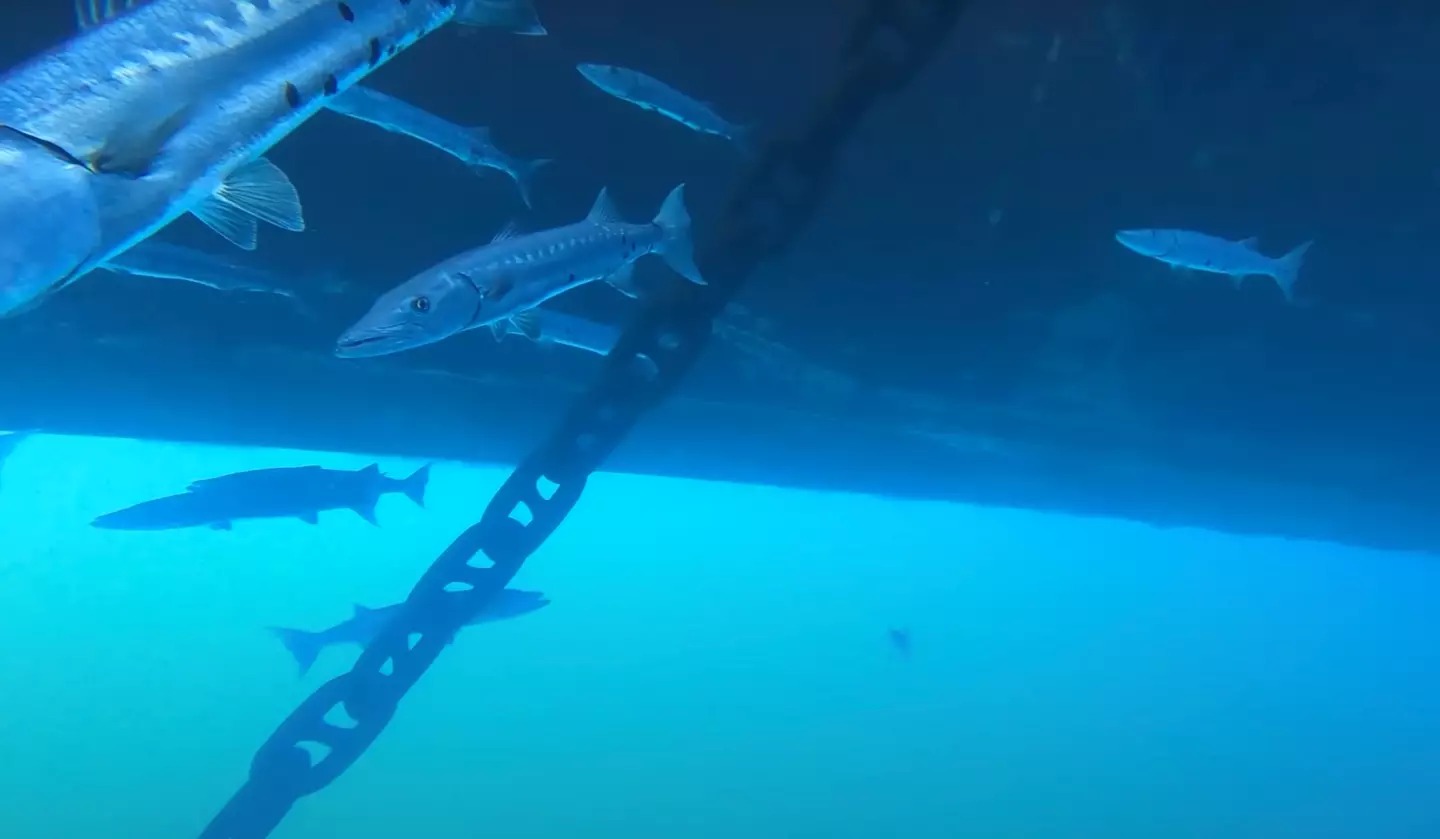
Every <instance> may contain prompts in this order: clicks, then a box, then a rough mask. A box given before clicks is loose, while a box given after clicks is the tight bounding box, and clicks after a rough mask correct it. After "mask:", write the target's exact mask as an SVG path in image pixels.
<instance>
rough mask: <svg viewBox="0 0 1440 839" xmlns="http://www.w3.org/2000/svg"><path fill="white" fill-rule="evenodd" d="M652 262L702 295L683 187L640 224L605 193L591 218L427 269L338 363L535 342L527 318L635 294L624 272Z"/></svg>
mask: <svg viewBox="0 0 1440 839" xmlns="http://www.w3.org/2000/svg"><path fill="white" fill-rule="evenodd" d="M649 254H655V255H657V256H659V257H660V258H661V259H663V260H664V261H665V263H666V264H667V265H669V266H670V268H671V270H673V271H675V273H677V274H679V275H680V276H682V277H684V278H685V279H687V280H689V281H690V282H692V283H695V284H697V285H705V279H704V278H703V277H702V276H701V275H700V269H699V267H697V266H696V264H695V253H694V245H693V244H692V242H691V237H690V211H689V210H688V209H686V207H685V185H684V184H681V185H680V186H677V187H675V188H674V189H672V190H671V191H670V194H669V195H668V196H666V198H665V201H664V202H663V203H662V204H661V205H660V211H659V212H658V213H656V214H655V218H654V219H653V220H651V221H650V222H649V223H647V224H631V223H629V222H626V221H625V220H624V219H622V218H621V216H620V212H619V210H618V209H617V208H616V207H615V204H614V202H613V201H611V200H610V194H609V193H608V192H607V191H606V190H603V189H602V190H601V191H600V195H599V196H597V197H596V199H595V204H594V206H593V207H591V208H590V213H589V214H588V215H586V216H585V218H583V219H581V220H580V221H577V222H575V223H574V224H567V225H564V226H563V227H553V228H551V229H549V230H538V231H535V232H532V233H520V232H518V231H517V230H516V229H515V228H513V227H506V228H504V229H502V230H501V231H500V232H499V233H497V234H496V235H495V238H494V239H492V240H491V241H490V242H489V243H488V244H485V245H481V246H480V247H478V248H472V249H470V250H468V251H464V252H463V253H460V254H457V255H455V256H452V257H450V258H449V259H446V260H444V261H443V262H440V263H438V264H436V265H432V266H431V267H429V268H427V269H425V270H424V271H421V272H420V273H419V274H416V275H415V276H413V277H411V278H410V279H409V280H406V281H405V282H404V283H401V284H400V285H399V286H396V287H395V288H393V289H391V290H390V291H388V292H386V293H385V294H382V295H381V296H380V298H379V299H378V300H376V301H375V304H374V305H373V306H371V307H370V311H369V312H367V313H366V314H365V316H364V317H362V318H361V319H360V320H359V321H357V322H356V323H355V324H354V325H353V326H351V327H350V328H349V329H347V330H345V332H344V333H343V334H342V335H341V336H340V339H339V340H338V341H337V342H336V345H335V353H336V355H339V356H340V357H342V358H362V357H368V356H376V355H389V354H390V353H395V352H400V351H401V350H407V349H411V348H413V347H420V346H424V345H426V344H433V343H435V342H436V341H441V340H444V339H445V338H448V337H450V336H451V335H456V334H459V333H461V332H464V331H466V330H469V329H477V328H479V327H482V326H490V325H491V324H495V323H500V322H502V321H511V323H512V325H514V326H516V327H518V328H519V329H520V330H521V331H522V332H523V333H525V334H527V335H528V336H529V337H531V338H534V339H536V340H539V338H540V337H541V336H540V335H539V333H538V332H537V331H536V330H535V328H534V327H535V321H534V320H533V319H527V318H525V317H524V315H525V313H526V312H528V311H529V310H531V309H534V308H535V307H536V306H539V305H540V304H541V303H544V302H545V301H547V300H549V299H551V298H552V297H556V296H558V295H561V294H564V293H565V292H567V291H570V290H571V289H574V288H578V287H579V286H582V285H585V284H586V283H591V282H595V281H597V280H602V279H607V278H608V279H609V280H610V281H611V282H612V284H615V285H617V286H619V287H620V288H621V289H622V290H625V292H626V293H627V294H634V293H635V291H634V287H633V284H632V280H631V279H630V277H629V271H628V270H627V268H628V266H629V265H630V264H631V263H633V262H635V261H636V260H637V259H640V258H642V257H644V256H647V255H649ZM517 318H518V320H517Z"/></svg>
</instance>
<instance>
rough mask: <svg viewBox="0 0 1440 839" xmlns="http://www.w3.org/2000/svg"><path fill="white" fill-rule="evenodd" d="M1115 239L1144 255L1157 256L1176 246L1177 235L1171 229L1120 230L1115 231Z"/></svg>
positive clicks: (1161, 255) (1163, 254)
mask: <svg viewBox="0 0 1440 839" xmlns="http://www.w3.org/2000/svg"><path fill="white" fill-rule="evenodd" d="M1115 241H1117V242H1119V243H1120V244H1121V245H1123V246H1124V247H1127V248H1129V249H1130V250H1132V251H1134V252H1136V253H1138V254H1140V255H1142V256H1152V257H1156V258H1159V257H1163V256H1165V254H1167V253H1168V252H1170V251H1172V250H1174V248H1175V236H1174V234H1173V233H1172V231H1169V230H1156V229H1148V228H1140V229H1135V230H1120V231H1117V232H1116V233H1115Z"/></svg>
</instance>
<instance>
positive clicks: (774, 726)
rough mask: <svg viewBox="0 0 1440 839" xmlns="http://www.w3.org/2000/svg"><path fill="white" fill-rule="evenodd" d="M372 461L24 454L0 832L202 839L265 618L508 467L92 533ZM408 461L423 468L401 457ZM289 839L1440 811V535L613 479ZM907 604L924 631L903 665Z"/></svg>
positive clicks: (309, 600) (521, 838)
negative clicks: (366, 506) (1406, 552)
mask: <svg viewBox="0 0 1440 839" xmlns="http://www.w3.org/2000/svg"><path fill="white" fill-rule="evenodd" d="M371 460H372V458H366V457H357V456H348V455H335V454H313V453H302V452H290V451H268V450H266V451H261V450H244V449H235V448H205V447H198V446H191V445H171V444H161V443H149V442H137V441H128V440H100V439H82V438H62V437H55V436H39V437H36V438H33V439H31V440H29V441H27V442H26V443H24V444H23V445H22V446H21V447H20V448H19V449H18V450H17V451H16V453H15V454H14V456H13V457H12V458H11V459H10V461H9V462H8V463H7V464H6V465H5V467H4V473H3V479H0V480H3V483H0V527H3V533H4V534H5V541H4V545H5V550H4V555H3V559H0V562H3V565H0V569H3V573H0V637H3V638H4V639H5V643H4V644H3V646H0V673H3V674H4V687H3V690H0V743H3V757H4V759H3V761H0V836H4V837H7V839H72V837H73V838H74V839H79V837H87V839H88V838H89V837H97V838H98V839H110V838H111V837H115V838H116V839H128V838H129V837H136V839H169V837H177V838H178V839H189V837H193V836H194V835H195V834H196V833H197V832H198V831H199V829H200V828H201V827H202V826H203V824H204V823H205V821H206V820H208V818H209V817H210V816H211V815H213V813H214V812H215V810H216V809H217V808H218V807H219V806H220V805H221V804H222V803H223V802H224V800H225V799H226V798H227V797H228V796H229V794H230V793H231V792H233V790H234V788H235V787H236V786H237V785H238V784H239V783H240V781H241V780H242V779H243V777H244V773H245V771H246V769H247V767H248V763H249V759H250V756H251V753H252V751H253V749H254V748H255V747H256V746H257V745H258V744H259V743H260V742H261V741H262V739H263V738H264V737H265V736H266V735H267V734H268V733H269V732H270V730H271V729H272V727H273V725H274V724H275V723H276V722H278V721H279V720H280V719H281V718H282V717H283V716H284V715H285V714H286V713H287V712H288V711H289V710H290V709H291V707H292V706H293V705H294V703H296V702H297V701H298V700H299V699H301V698H302V696H304V695H305V694H306V692H307V691H308V690H309V689H311V688H313V687H314V686H315V685H317V684H319V683H320V682H321V681H323V680H324V679H326V678H328V677H329V676H330V675H333V674H334V673H335V672H337V671H338V670H340V669H341V668H343V667H344V666H345V665H346V664H347V663H348V661H349V660H350V657H351V656H352V655H353V648H350V649H342V650H334V651H331V652H330V653H327V655H326V656H325V657H323V658H322V659H321V661H320V664H319V666H318V667H317V668H316V670H315V671H313V672H312V673H311V674H310V675H309V676H307V677H306V678H304V679H297V677H296V674H295V669H294V665H293V663H292V662H291V661H290V659H289V658H288V657H287V655H286V653H285V651H284V649H283V648H282V647H281V646H280V645H279V644H278V643H277V642H276V641H275V640H274V639H273V638H272V637H271V636H270V635H269V634H268V633H267V632H266V630H265V627H267V626H270V625H285V626H300V627H308V628H320V627H322V626H325V625H328V624H330V623H333V622H335V621H338V620H341V619H343V618H345V617H346V616H347V615H348V614H349V611H350V608H351V604H352V603H353V602H361V603H366V604H369V605H381V604H385V603H390V602H393V601H396V600H398V599H400V598H402V597H403V596H404V595H405V593H406V592H407V591H408V590H409V587H410V585H411V584H412V583H413V581H414V580H415V578H416V577H417V576H418V575H419V573H420V572H421V570H422V569H423V568H424V567H425V566H426V565H427V564H428V563H429V562H430V560H431V559H432V558H433V557H434V556H435V554H436V553H437V552H438V551H440V550H441V549H442V548H443V547H444V546H445V545H446V544H447V543H448V542H449V541H450V539H452V538H453V537H454V536H455V535H456V534H458V533H459V532H460V530H462V529H463V528H464V527H465V526H466V525H468V524H470V523H471V522H472V521H473V519H474V518H475V517H476V515H477V514H478V512H479V510H480V509H482V508H483V506H484V504H485V502H486V501H487V500H488V499H489V495H490V492H491V490H492V489H493V488H494V487H495V486H496V485H497V484H498V483H499V481H500V480H501V479H502V478H503V477H504V473H503V472H502V471H500V470H498V469H493V468H479V467H470V466H461V465H456V464H440V465H437V467H436V469H435V473H434V477H433V480H432V484H431V491H430V504H429V508H428V509H424V510H422V509H419V508H417V507H415V506H414V505H412V504H411V503H410V502H409V501H408V500H406V499H404V498H403V497H400V496H389V497H387V498H386V499H385V500H383V501H382V502H381V506H380V512H379V517H380V520H381V522H382V525H383V526H382V527H379V528H376V527H373V526H371V525H369V524H367V523H365V522H364V521H363V520H361V519H360V518H359V517H358V516H355V515H354V514H352V513H350V512H348V511H340V512H334V513H326V514H322V517H321V523H320V525H319V526H318V527H316V526H310V525H306V524H304V523H302V522H299V521H281V522H262V523H254V522H251V523H245V522H242V523H239V524H237V525H236V527H235V530H234V531H233V532H219V531H210V530H187V531H172V532H158V533H124V532H107V531H101V530H94V529H91V528H90V527H89V526H88V522H89V521H90V519H92V518H93V517H94V516H96V515H97V514H99V513H102V512H106V511H109V510H112V509H115V508H118V507H122V506H126V505H128V504H132V503H135V502H137V501H140V500H144V499H146V498H149V497H153V496H158V495H164V494H168V493H171V492H176V491H179V490H180V489H182V488H183V487H184V486H185V485H186V484H188V483H189V482H190V481H191V480H194V479H196V478H200V477H207V476H212V475H218V474H223V473H226V472H231V471H237V470H241V469H252V468H259V467H263V466H285V465H303V464H309V463H318V464H322V465H326V466H333V467H340V468H355V467H358V466H363V465H365V464H366V463H369V462H370V461H371ZM381 465H382V467H383V468H384V469H385V470H386V471H387V472H389V473H391V474H397V475H399V474H408V472H409V471H410V470H411V469H413V468H414V467H415V466H417V465H418V464H416V463H413V462H403V461H400V460H396V459H382V460H381ZM517 585H519V586H521V587H524V588H532V589H539V590H542V591H544V592H546V593H547V594H548V595H549V596H550V597H551V598H552V599H553V600H554V604H553V605H552V606H550V607H549V608H548V609H545V610H543V611H541V612H539V613H537V614H534V615H530V616H527V617H524V618H521V619H517V620H514V621H510V622H506V623H501V624H491V625H486V626H481V627H476V628H472V629H469V630H466V631H465V632H464V633H463V634H462V635H461V636H460V638H459V640H458V642H457V643H456V644H455V646H454V647H453V648H452V649H451V650H450V651H449V652H448V653H447V654H446V655H445V656H443V657H442V658H441V660H440V661H439V663H438V664H437V665H436V666H435V668H433V670H432V671H431V672H430V674H429V675H428V676H427V677H426V678H425V679H424V680H423V681H422V683H421V684H420V686H419V687H418V688H417V689H416V690H415V691H414V692H413V693H412V694H411V695H410V696H409V697H408V699H407V700H406V702H405V704H404V705H403V706H402V709H401V712H400V713H399V715H398V716H397V718H396V720H395V722H394V723H393V724H392V725H391V727H390V729H389V730H388V731H387V732H386V734H385V735H384V736H383V737H382V738H381V740H380V741H379V743H378V744H377V745H376V746H375V747H374V748H373V749H372V750H371V752H370V753H369V754H368V755H367V756H366V757H365V758H363V759H362V760H361V762H360V763H359V764H358V765H357V766H356V767H355V768H354V769H352V770H351V772H350V773H349V774H347V775H346V776H345V777H344V778H343V779H342V780H341V781H340V782H339V783H337V784H336V785H335V786H333V787H332V788H330V789H328V790H325V791H324V792H322V793H321V794H319V795H318V796H316V797H314V798H313V799H310V800H308V801H306V802H304V803H302V805H301V806H300V807H299V808H298V809H297V810H296V812H294V813H293V814H292V815H291V817H290V818H289V820H288V821H287V822H286V823H285V824H284V825H283V826H282V828H281V829H280V830H279V831H278V832H277V833H276V834H275V835H276V836H277V837H281V838H282V839H321V838H322V837H346V839H372V837H374V839H379V837H386V838H387V839H399V838H401V837H403V839H411V838H412V837H414V838H415V839H472V838H473V837H485V836H504V837H507V839H526V837H537V839H538V838H539V837H566V839H573V837H591V836H598V837H607V836H615V837H621V836H623V837H627V839H643V838H644V837H657V839H658V838H659V837H666V838H667V839H678V837H697V838H698V839H708V838H709V837H725V839H734V837H738V836H745V837H751V839H755V838H756V837H776V839H780V838H781V837H783V838H784V839H810V838H811V837H813V838H814V839H821V837H825V838H826V839H831V838H833V839H846V837H857V839H858V837H866V839H873V837H907V839H910V838H911V837H914V838H916V839H918V838H919V837H936V839H942V838H943V839H956V837H966V836H975V837H1042V838H1043V837H1108V838H1109V839H1114V837H1137V839H1138V837H1147V839H1149V838H1150V837H1161V836H1163V837H1225V838H1226V839H1244V838H1245V837H1255V839H1261V837H1263V838H1264V839H1275V837H1305V839H1314V838H1315V837H1357V838H1358V837H1365V839H1377V837H1406V839H1409V837H1424V836H1434V835H1440V815H1437V814H1440V806H1437V805H1436V803H1435V796H1434V790H1435V789H1436V782H1437V780H1440V770H1437V768H1436V767H1437V766H1440V721H1437V720H1440V717H1437V715H1436V714H1435V709H1436V708H1440V654H1437V653H1436V648H1437V644H1436V642H1437V640H1440V609H1437V608H1436V607H1435V604H1436V603H1440V562H1437V561H1436V560H1434V559H1431V558H1419V557H1410V556H1403V555H1387V554H1381V553H1375V552H1369V551H1361V550H1354V549H1342V548H1338V547H1334V546H1327V545H1320V544H1308V543H1299V542H1284V541H1278V540H1262V539H1240V538H1234V537H1228V536H1221V535H1216V534H1212V533H1205V532H1196V531H1184V530H1170V531H1160V530H1155V529H1152V528H1149V527H1144V526H1140V525H1136V524H1130V523H1122V522H1113V521H1102V520H1082V519H1075V518H1067V517H1061V516H1052V515H1042V514H1037V513H1031V512H1019V511H1012V510H987V509H978V508H973V507H966V506H960V505H954V504H940V503H918V502H900V501H893V500H887V499H883V498H870V497H859V496H848V495H829V494H819V493H812V492H799V491H790V490H779V489H771V488H761V487H748V486H733V485H724V484H708V483H700V482H693V481H680V480H662V479H656V478H641V477H631V476H620V475H600V476H596V477H595V478H594V480H593V481H592V483H591V485H590V487H589V489H588V490H587V493H586V498H585V499H584V501H583V502H582V503H581V505H580V506H579V508H578V509H577V510H576V511H575V512H574V514H573V515H572V516H571V518H570V520H569V521H568V522H566V524H565V525H564V527H563V528H562V529H561V530H560V532H559V533H558V534H557V535H556V536H555V537H554V538H553V539H552V540H551V541H550V542H549V543H548V544H547V545H546V546H545V548H544V549H543V550H542V551H541V552H540V553H539V554H537V555H536V556H535V557H534V558H533V559H532V560H531V562H530V563H529V564H528V565H527V566H526V568H525V570H524V571H523V572H522V574H521V576H520V578H519V579H518V580H517ZM890 626H908V627H910V629H911V631H912V633H913V636H914V643H915V650H914V654H913V656H912V657H911V658H910V660H908V661H907V660H903V659H901V658H900V657H898V656H896V655H894V654H893V652H892V651H891V649H890V648H889V646H888V644H887V642H886V638H885V634H886V630H887V628H889V627H890Z"/></svg>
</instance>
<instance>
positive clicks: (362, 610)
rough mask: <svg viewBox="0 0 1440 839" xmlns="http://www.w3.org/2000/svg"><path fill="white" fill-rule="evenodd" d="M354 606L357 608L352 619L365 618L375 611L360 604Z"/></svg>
mask: <svg viewBox="0 0 1440 839" xmlns="http://www.w3.org/2000/svg"><path fill="white" fill-rule="evenodd" d="M353 605H354V606H355V613H354V615H353V616H352V617H356V618H363V617H365V616H366V615H368V614H370V613H371V612H373V611H375V610H374V609H372V608H370V607H369V606H361V605H360V604H359V603H356V604H353Z"/></svg>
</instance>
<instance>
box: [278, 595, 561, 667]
mask: <svg viewBox="0 0 1440 839" xmlns="http://www.w3.org/2000/svg"><path fill="white" fill-rule="evenodd" d="M446 596H447V597H457V596H458V595H456V594H448V595H446ZM403 605H405V604H403V603H396V604H394V605H392V606H382V607H380V608H378V609H370V608H367V607H365V606H361V605H360V604H358V603H357V604H355V613H354V614H353V615H352V616H351V617H350V619H349V620H346V621H342V622H340V623H338V624H336V625H334V626H332V627H329V628H327V629H321V630H318V631H315V632H311V631H308V630H304V629H290V628H288V627H283V626H273V627H271V628H270V631H271V632H272V633H274V634H275V637H277V638H279V639H280V643H282V644H284V645H285V649H287V650H289V651H290V655H291V656H293V657H294V659H295V663H296V664H297V665H299V667H300V675H302V676H303V675H305V673H306V672H308V671H309V670H310V667H311V665H313V664H314V663H315V659H317V658H319V657H320V653H322V652H324V651H325V649H326V648H328V647H333V646H337V645H340V644H359V645H360V646H364V645H365V644H368V643H370V640H371V639H372V638H374V637H375V636H376V635H378V634H379V633H380V630H381V629H383V628H384V627H385V622H386V621H388V620H390V618H391V617H392V616H393V615H394V614H395V613H396V612H398V611H399V610H400V607H401V606H403ZM549 605H550V601H549V600H548V599H546V597H545V595H543V594H541V593H540V592H538V591H520V590H519V589H513V588H507V589H505V590H503V591H501V592H500V593H499V594H497V595H495V597H494V599H492V600H491V601H490V602H489V603H488V604H486V606H485V608H484V609H482V610H481V611H480V612H479V613H478V614H476V615H474V616H472V617H471V618H470V619H469V620H468V621H466V623H465V625H466V626H475V625H477V624H482V623H490V622H492V621H500V620H506V619H508V618H516V617H520V616H521V615H526V614H529V613H530V612H534V611H537V610H539V609H543V608H544V607H546V606H549Z"/></svg>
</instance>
